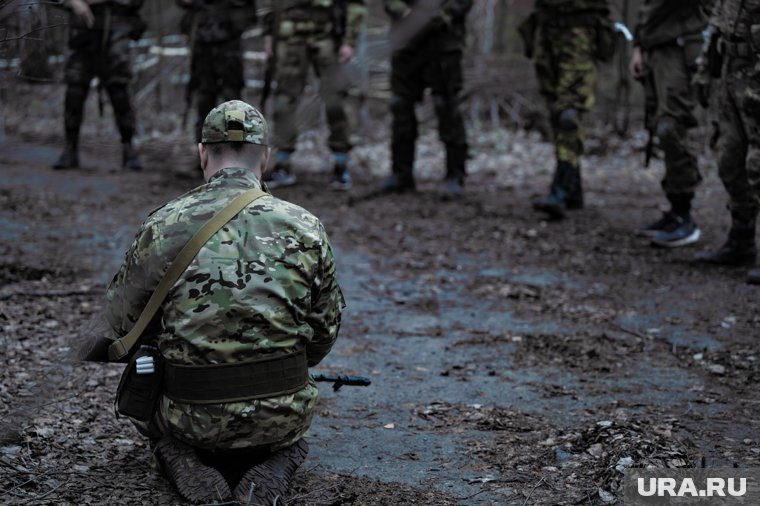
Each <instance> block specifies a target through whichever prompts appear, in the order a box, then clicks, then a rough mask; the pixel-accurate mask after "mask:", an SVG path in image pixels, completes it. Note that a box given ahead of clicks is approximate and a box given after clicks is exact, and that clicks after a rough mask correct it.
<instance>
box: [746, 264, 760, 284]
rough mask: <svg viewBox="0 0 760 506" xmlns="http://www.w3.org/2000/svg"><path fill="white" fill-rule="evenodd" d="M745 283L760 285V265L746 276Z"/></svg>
mask: <svg viewBox="0 0 760 506" xmlns="http://www.w3.org/2000/svg"><path fill="white" fill-rule="evenodd" d="M747 283H749V284H750V285H760V265H756V266H755V268H754V269H752V270H751V271H749V273H748V274H747Z"/></svg>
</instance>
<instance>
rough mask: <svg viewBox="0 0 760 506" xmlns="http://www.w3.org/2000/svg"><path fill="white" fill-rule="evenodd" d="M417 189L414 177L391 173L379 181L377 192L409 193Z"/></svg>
mask: <svg viewBox="0 0 760 506" xmlns="http://www.w3.org/2000/svg"><path fill="white" fill-rule="evenodd" d="M416 189H417V185H416V184H415V182H414V177H413V176H411V175H405V174H391V175H390V176H388V177H387V178H385V179H384V180H383V182H382V183H380V188H378V193H381V194H386V193H411V192H414V191H415V190H416Z"/></svg>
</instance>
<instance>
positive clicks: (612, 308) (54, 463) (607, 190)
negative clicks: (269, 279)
mask: <svg viewBox="0 0 760 506" xmlns="http://www.w3.org/2000/svg"><path fill="white" fill-rule="evenodd" d="M504 135H511V137H508V141H507V142H506V144H507V146H506V147H503V146H502V147H499V146H495V145H494V140H493V139H494V138H495V137H494V135H492V134H488V135H485V134H484V135H483V138H484V139H485V140H483V141H482V142H480V143H479V144H478V143H476V146H475V153H474V162H473V165H474V166H475V169H476V170H474V172H475V173H474V175H473V176H472V177H471V178H470V180H469V181H468V194H467V197H466V198H465V199H464V200H463V201H461V202H442V201H441V199H440V198H439V195H438V193H437V184H436V180H435V177H437V172H436V171H437V170H438V166H439V165H440V161H441V160H440V157H441V154H440V149H437V148H436V144H435V141H434V140H432V138H430V137H428V138H426V140H425V141H424V142H423V145H422V146H421V154H422V160H423V161H422V165H423V170H422V172H423V175H424V176H426V178H424V179H423V181H422V182H421V192H420V193H419V194H418V195H415V196H394V197H388V198H384V199H375V200H368V201H359V202H353V201H351V200H350V199H349V197H348V196H344V195H337V196H336V195H335V194H333V193H330V192H328V191H326V190H325V182H326V179H327V176H326V175H325V174H324V173H320V172H319V171H318V170H309V171H306V170H305V169H306V166H308V167H311V168H313V167H317V168H318V167H319V166H320V164H321V163H322V161H320V160H321V158H320V153H319V152H316V153H315V154H313V156H312V157H311V158H309V156H304V157H303V158H301V162H300V163H301V165H302V167H301V169H302V178H301V184H299V185H298V186H296V187H293V188H289V189H285V190H282V191H278V192H276V193H277V195H278V196H280V197H282V198H285V199H287V200H291V201H294V202H296V203H299V204H301V205H303V206H304V207H306V208H308V209H309V210H311V211H312V212H314V213H315V214H317V215H318V216H319V217H320V218H321V219H322V220H323V221H324V223H325V225H326V227H327V229H328V232H329V233H330V235H331V236H332V239H333V241H334V244H335V246H336V254H337V258H338V264H339V275H340V279H341V284H342V286H343V287H344V291H345V294H346V298H347V302H348V310H347V312H346V313H345V319H344V325H343V330H342V334H341V338H340V340H339V342H338V344H337V345H336V347H335V349H334V351H333V353H332V354H331V355H330V356H329V358H328V359H327V360H326V361H325V362H324V363H323V364H322V365H321V366H320V370H321V371H324V372H335V373H350V374H362V375H367V376H371V377H372V380H373V385H372V387H370V388H367V389H349V388H344V389H342V390H340V391H339V392H332V391H331V390H330V389H329V388H323V389H322V397H321V400H320V405H319V411H318V416H317V417H316V419H315V423H314V425H313V426H312V429H311V431H310V444H311V448H312V451H311V454H310V456H309V459H308V461H307V464H306V465H305V466H304V469H303V470H302V472H301V473H300V475H299V478H298V482H297V484H296V486H295V487H294V489H293V491H292V493H291V497H290V500H289V502H288V504H295V505H306V504H330V505H349V504H357V505H371V504H378V505H380V504H382V505H386V504H387V505H392V504H499V505H502V504H504V505H509V504H516V505H520V504H607V503H614V502H616V501H617V502H620V501H621V500H622V499H621V497H620V491H619V488H618V487H619V486H620V480H621V476H622V474H621V473H620V471H619V469H622V468H623V467H624V466H625V465H630V463H633V465H647V464H653V465H657V466H669V467H685V466H693V465H702V464H704V465H708V466H733V465H738V466H742V467H744V466H758V465H760V442H759V441H758V440H757V433H758V426H759V425H760V417H758V412H759V410H760V393H758V389H757V383H758V380H760V365H759V363H758V357H760V346H759V345H758V339H757V338H758V329H759V328H760V315H758V313H757V310H756V308H757V303H758V300H760V292H758V290H757V289H756V288H752V287H749V286H746V285H744V284H743V275H744V271H743V270H742V269H706V268H704V267H700V266H697V265H694V264H693V263H692V262H691V257H692V256H693V254H694V252H695V251H696V249H695V248H687V249H682V250H677V251H664V250H657V249H652V248H651V247H650V246H649V245H648V244H647V243H646V242H645V241H643V240H642V239H640V238H638V237H636V236H634V235H633V233H632V232H633V231H634V230H635V229H636V227H638V226H640V225H641V224H642V223H644V222H646V221H648V220H651V219H653V218H656V217H657V213H658V205H659V203H660V198H659V188H658V183H657V178H658V176H659V173H658V170H659V171H661V166H659V165H658V167H656V168H655V169H653V170H652V171H649V172H644V171H641V170H639V169H638V168H637V167H638V165H639V163H640V154H639V153H636V152H630V151H626V150H622V151H621V150H611V151H610V152H609V154H604V153H603V152H600V154H598V155H594V156H590V157H588V159H587V160H586V166H587V167H588V171H587V176H588V177H587V178H586V185H587V190H588V206H587V209H585V210H583V211H580V212H577V213H575V214H574V215H573V218H572V219H571V220H569V221H567V222H564V223H547V222H544V221H541V219H540V216H537V215H535V214H534V213H533V212H532V211H530V209H529V202H530V197H531V195H532V194H534V193H537V192H540V191H542V190H543V186H544V184H545V181H546V180H547V179H548V173H549V171H548V165H549V157H550V155H551V149H550V147H549V146H548V145H546V144H545V143H542V142H541V141H540V140H538V139H536V138H532V137H530V136H521V135H512V134H504ZM500 142H502V144H503V143H504V141H503V140H502V141H500ZM116 148H117V146H116V145H115V144H114V145H110V144H108V143H106V144H95V143H93V142H91V143H89V144H86V145H85V151H86V153H87V156H86V157H85V158H84V165H85V168H84V169H83V170H80V171H76V172H64V173H60V172H53V171H51V170H50V169H49V168H48V167H49V165H50V163H52V161H53V160H54V158H55V156H56V155H57V151H56V149H55V148H54V147H53V146H51V145H40V144H37V143H31V142H25V141H21V140H19V139H10V140H7V141H6V142H5V143H4V144H2V145H0V168H1V170H2V174H3V178H2V180H1V181H0V221H1V222H2V228H0V238H2V241H1V242H0V244H1V246H0V282H1V284H2V286H1V287H0V326H1V330H0V347H1V349H2V350H3V361H4V363H5V367H4V368H2V369H0V377H2V383H1V384H0V416H2V419H3V425H2V427H3V441H2V442H1V443H0V502H3V503H9V504H32V503H34V504H47V503H50V504H108V503H112V502H113V501H114V500H116V498H118V501H119V502H120V503H125V504H176V503H179V500H178V498H177V497H176V496H175V494H174V493H173V491H172V489H171V488H170V487H169V486H168V485H167V484H166V483H165V482H164V481H163V480H162V479H161V478H159V477H158V476H157V475H156V473H155V472H154V471H153V469H152V467H151V459H150V451H149V449H148V447H147V444H146V442H145V441H144V440H142V439H141V438H140V436H139V435H138V434H137V432H136V431H135V430H134V429H133V428H132V427H131V425H130V424H129V423H128V422H126V421H125V420H116V419H115V418H114V416H113V413H112V409H111V404H112V396H113V392H114V390H115V387H116V383H117V381H118V375H119V373H120V370H119V366H110V365H109V366H101V365H94V364H79V363H76V362H74V361H72V360H71V358H70V357H71V354H72V350H74V349H76V347H77V344H78V342H79V341H80V340H81V337H82V334H83V333H86V332H93V331H95V330H96V329H97V325H96V324H93V323H90V321H91V320H96V319H97V316H98V314H99V311H100V310H101V309H102V305H103V300H102V292H103V289H104V286H105V284H106V283H107V282H108V281H109V280H110V277H111V276H112V275H113V273H114V272H115V270H116V268H117V267H118V265H119V263H120V261H121V258H122V255H123V252H124V250H125V249H126V247H127V246H128V244H129V242H130V240H131V238H132V235H133V234H134V232H135V230H136V229H137V226H138V225H139V223H140V222H141V221H142V219H143V218H144V216H145V215H146V214H147V213H148V212H149V211H150V210H151V209H152V208H154V207H156V206H158V205H160V204H161V203H163V202H165V201H166V200H168V199H170V198H171V197H173V196H176V195H178V194H180V193H182V192H184V191H185V190H187V189H189V188H190V187H192V186H193V184H194V183H193V182H192V181H188V180H182V179H178V178H176V177H174V175H173V172H172V170H171V167H167V165H168V163H167V160H170V164H171V166H173V167H174V166H181V165H185V166H187V165H189V164H191V162H192V157H191V155H189V154H188V153H187V152H186V151H184V150H183V149H179V148H177V147H176V146H174V147H170V146H167V145H161V144H159V143H157V142H154V143H151V142H148V143H146V144H145V145H144V146H143V151H144V153H145V165H146V171H145V172H144V173H143V174H141V175H139V176H137V175H135V174H126V173H122V172H121V171H119V170H113V169H112V168H113V167H115V166H116V164H117V163H118V158H117V156H116V155H114V153H116ZM384 153H385V150H384V146H383V145H382V144H378V145H367V146H363V147H362V148H360V149H359V150H358V155H357V160H358V167H357V169H356V174H357V179H358V185H357V188H355V190H354V195H360V194H362V192H366V191H368V190H369V189H371V188H372V185H373V184H374V177H375V176H376V175H377V174H378V173H382V172H383V171H384V170H385V168H386V167H387V163H388V162H387V158H385V157H386V156H387V155H385V154H384ZM314 160H317V163H313V161H314ZM702 162H703V164H704V166H705V167H709V166H710V160H709V159H705V160H703V161H702ZM707 172H708V173H707V177H706V182H705V184H704V187H703V189H702V191H701V192H700V194H699V198H698V201H697V203H696V219H697V221H698V223H699V224H700V226H701V228H702V229H703V240H702V242H701V243H700V245H699V246H698V248H706V247H709V246H711V245H713V246H714V245H717V244H718V243H720V242H721V240H722V239H723V234H724V233H725V227H726V225H727V216H726V214H727V213H726V212H725V210H724V202H725V198H724V194H723V192H722V189H721V188H720V185H719V183H718V182H717V178H716V177H715V174H714V173H713V172H711V171H709V170H708V171H707ZM427 176H430V178H429V179H428V178H427ZM616 467H617V468H618V469H616Z"/></svg>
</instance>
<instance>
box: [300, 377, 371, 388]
mask: <svg viewBox="0 0 760 506" xmlns="http://www.w3.org/2000/svg"><path fill="white" fill-rule="evenodd" d="M311 379H313V380H314V381H324V382H328V383H332V384H333V386H332V388H333V390H334V391H336V392H337V391H338V390H340V387H342V386H343V385H346V386H350V387H368V386H370V385H371V384H372V381H371V380H370V379H369V378H365V377H363V376H344V375H338V376H330V375H328V374H312V375H311Z"/></svg>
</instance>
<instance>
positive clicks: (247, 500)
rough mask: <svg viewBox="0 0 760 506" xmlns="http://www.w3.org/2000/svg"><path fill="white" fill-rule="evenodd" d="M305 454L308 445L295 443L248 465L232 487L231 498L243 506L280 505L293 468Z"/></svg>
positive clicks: (300, 461)
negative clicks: (233, 488) (235, 485)
mask: <svg viewBox="0 0 760 506" xmlns="http://www.w3.org/2000/svg"><path fill="white" fill-rule="evenodd" d="M308 453H309V445H308V443H307V442H306V441H305V440H303V439H299V440H298V442H297V443H295V444H294V445H292V446H288V447H287V448H283V449H282V450H278V451H276V452H274V453H273V454H272V456H271V457H269V458H268V459H267V460H265V461H264V462H262V463H261V464H258V465H255V466H253V467H251V468H250V469H249V470H248V471H247V472H246V473H245V475H243V478H242V479H241V480H240V483H238V486H237V487H235V500H237V501H238V502H239V503H240V504H243V505H246V506H270V505H272V504H281V503H282V502H283V498H284V496H285V494H287V492H288V489H289V488H290V483H291V482H292V481H293V477H294V476H295V474H296V471H297V470H298V468H299V467H301V464H303V462H304V460H306V455H307V454H308Z"/></svg>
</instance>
